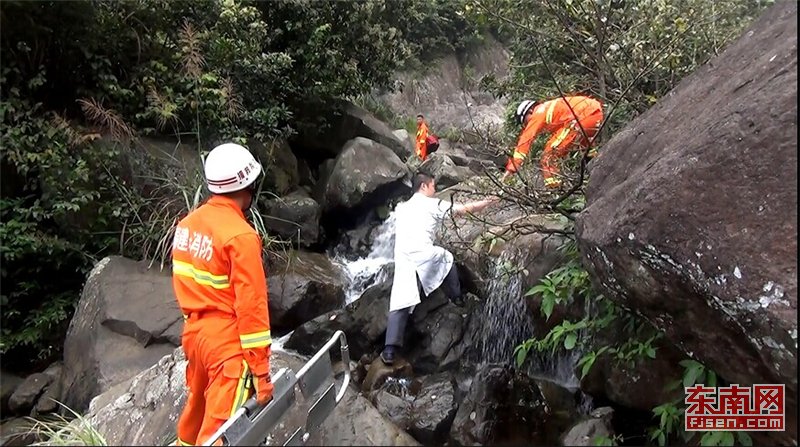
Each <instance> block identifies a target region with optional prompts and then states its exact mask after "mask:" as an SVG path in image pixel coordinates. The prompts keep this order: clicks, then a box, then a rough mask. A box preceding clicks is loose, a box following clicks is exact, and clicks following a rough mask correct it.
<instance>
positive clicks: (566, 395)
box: [535, 377, 585, 436]
mask: <svg viewBox="0 0 800 447" xmlns="http://www.w3.org/2000/svg"><path fill="white" fill-rule="evenodd" d="M535 381H536V385H537V386H538V388H539V392H541V394H542V397H544V400H545V402H546V403H547V408H549V409H550V413H549V416H548V420H547V425H548V435H549V436H551V435H556V434H561V433H564V432H565V431H566V430H567V429H568V428H569V427H570V426H571V425H572V424H573V423H574V422H575V421H576V420H578V419H581V418H582V417H584V416H585V415H584V413H582V411H581V408H580V404H581V400H582V394H581V391H580V389H578V388H568V387H566V386H564V385H562V384H561V383H558V382H556V381H555V380H550V379H544V378H538V377H537V378H536V379H535Z"/></svg>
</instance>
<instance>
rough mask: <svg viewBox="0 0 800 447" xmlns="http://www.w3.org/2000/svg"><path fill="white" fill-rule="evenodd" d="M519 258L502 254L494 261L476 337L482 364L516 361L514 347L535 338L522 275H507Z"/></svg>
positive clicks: (485, 291)
mask: <svg viewBox="0 0 800 447" xmlns="http://www.w3.org/2000/svg"><path fill="white" fill-rule="evenodd" d="M514 258H516V256H508V255H507V254H506V252H503V254H502V255H501V256H499V257H498V258H497V259H495V260H494V265H493V266H492V270H491V271H490V272H489V274H490V275H491V276H490V279H489V281H487V284H486V287H485V290H484V305H483V308H482V309H481V321H480V325H479V332H478V334H477V337H476V342H477V343H476V346H475V348H476V350H477V353H478V355H479V359H480V362H481V363H484V364H486V363H504V364H510V363H511V362H512V361H513V354H514V348H515V347H516V346H517V345H519V344H520V343H522V342H523V341H525V340H527V339H528V338H530V337H531V336H532V335H533V321H532V319H531V317H530V315H529V314H528V310H527V307H526V306H525V300H526V299H527V298H525V297H524V296H523V294H524V293H523V291H522V275H521V274H513V273H512V274H508V272H507V271H506V269H505V267H504V265H505V264H506V263H507V262H510V263H511V264H514Z"/></svg>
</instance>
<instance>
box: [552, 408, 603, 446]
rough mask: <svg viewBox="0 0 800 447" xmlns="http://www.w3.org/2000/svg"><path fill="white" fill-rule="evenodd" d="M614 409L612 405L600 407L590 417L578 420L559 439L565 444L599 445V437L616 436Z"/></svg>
mask: <svg viewBox="0 0 800 447" xmlns="http://www.w3.org/2000/svg"><path fill="white" fill-rule="evenodd" d="M613 416H614V410H613V409H612V408H611V407H600V408H598V409H596V410H594V411H592V413H591V417H590V418H589V419H585V420H582V421H579V422H576V423H575V425H573V426H572V427H571V428H570V429H569V430H567V431H566V432H565V433H564V435H563V436H562V437H561V439H560V440H559V441H560V442H559V445H563V446H568V445H571V446H590V445H598V444H596V442H598V440H599V439H604V438H605V439H611V438H613V437H614V427H612V426H611V418H612V417H613Z"/></svg>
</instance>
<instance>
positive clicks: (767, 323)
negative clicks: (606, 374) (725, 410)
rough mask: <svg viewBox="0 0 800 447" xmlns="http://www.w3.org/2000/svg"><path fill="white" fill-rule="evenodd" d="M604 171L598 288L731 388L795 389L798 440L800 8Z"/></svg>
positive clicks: (637, 126)
mask: <svg viewBox="0 0 800 447" xmlns="http://www.w3.org/2000/svg"><path fill="white" fill-rule="evenodd" d="M675 117H691V119H680V120H676V119H675ZM700 129H702V131H700ZM689 135H691V137H688V136H689ZM765 154H768V155H765ZM591 164H592V165H593V166H592V167H591V172H590V173H591V179H590V182H589V186H588V188H587V190H586V198H587V207H586V209H585V210H584V211H583V212H581V213H580V215H579V216H578V220H577V222H576V230H577V236H578V243H579V246H580V249H581V250H580V251H581V254H582V256H583V264H584V265H585V266H586V267H587V268H588V270H589V271H590V274H591V276H592V277H593V278H596V281H597V283H596V286H597V288H598V289H599V290H602V292H603V293H604V295H606V296H607V297H609V298H611V299H613V300H614V301H616V302H618V303H620V304H622V305H624V306H626V307H628V308H631V309H634V310H636V311H637V312H640V313H641V314H642V315H643V316H644V317H646V318H647V319H648V320H649V321H651V322H652V323H653V324H654V325H655V326H656V327H658V328H659V329H662V330H664V331H665V333H666V334H667V336H668V337H669V338H670V340H672V341H673V342H674V343H675V344H676V345H677V346H678V347H679V348H680V349H681V350H683V351H684V352H686V353H687V354H689V355H691V356H692V357H694V358H696V359H697V360H699V361H701V362H703V363H704V364H705V365H707V366H708V367H709V368H711V369H713V370H714V371H715V372H716V373H717V374H718V375H719V376H721V377H723V378H725V379H726V380H727V381H729V382H731V383H738V384H739V385H741V386H750V385H752V384H754V383H781V384H785V385H786V411H787V415H786V416H787V417H786V420H787V430H786V431H785V432H775V433H774V434H772V435H773V440H772V443H775V444H790V443H796V442H797V424H796V421H797V374H796V371H797V187H796V184H797V2H776V3H775V4H774V5H773V6H771V7H770V8H769V9H768V10H767V11H766V12H765V13H763V15H762V16H761V17H759V18H758V19H756V20H755V21H754V22H753V23H752V24H751V25H750V26H749V27H747V28H746V29H745V30H744V31H743V33H742V35H741V37H740V38H739V39H737V40H736V41H734V42H732V43H731V44H729V45H728V46H727V48H726V49H725V51H724V52H723V53H721V54H720V55H719V56H717V57H715V58H714V59H711V60H710V61H709V62H708V63H707V64H706V65H704V66H703V67H700V68H699V69H697V70H696V71H695V72H694V73H692V74H691V75H690V76H687V77H686V78H685V79H683V80H682V81H681V83H680V84H679V85H678V86H677V87H676V88H675V89H674V90H673V91H672V92H670V93H669V94H668V95H666V96H665V97H664V98H662V99H660V100H659V102H658V103H657V104H656V105H655V106H654V107H652V108H651V109H649V110H648V111H647V112H645V113H643V114H642V115H640V116H639V117H637V118H636V119H635V120H634V121H632V122H631V123H630V124H629V125H628V126H627V127H626V128H625V129H623V130H622V131H620V132H618V133H617V134H615V135H614V136H613V138H611V139H610V140H609V141H608V142H607V143H606V144H604V146H603V151H602V153H601V155H600V156H599V157H598V158H597V159H596V160H594V161H593V162H592V163H591Z"/></svg>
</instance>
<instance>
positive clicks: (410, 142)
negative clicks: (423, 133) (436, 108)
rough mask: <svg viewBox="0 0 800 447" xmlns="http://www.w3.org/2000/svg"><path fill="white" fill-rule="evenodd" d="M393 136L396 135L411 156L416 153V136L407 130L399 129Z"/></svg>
mask: <svg viewBox="0 0 800 447" xmlns="http://www.w3.org/2000/svg"><path fill="white" fill-rule="evenodd" d="M392 135H394V136H395V138H397V139H398V140H400V143H402V145H403V147H405V149H406V151H408V154H409V155H411V154H413V153H414V137H415V135H411V134H409V133H408V131H407V130H405V129H397V130H395V131H394V132H392Z"/></svg>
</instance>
